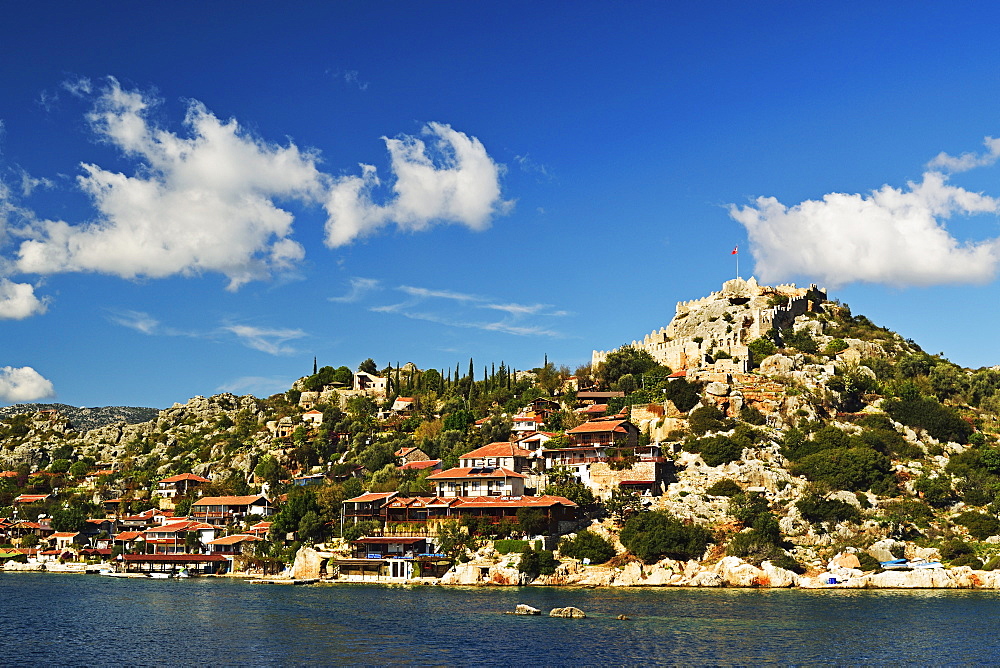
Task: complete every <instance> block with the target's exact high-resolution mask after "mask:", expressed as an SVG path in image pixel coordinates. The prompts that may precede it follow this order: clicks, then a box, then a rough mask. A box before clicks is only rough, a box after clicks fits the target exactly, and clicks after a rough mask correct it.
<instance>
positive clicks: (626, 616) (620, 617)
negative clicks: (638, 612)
mask: <svg viewBox="0 0 1000 668" xmlns="http://www.w3.org/2000/svg"><path fill="white" fill-rule="evenodd" d="M615 619H620V620H622V621H627V620H629V619H632V618H631V617H629V616H628V615H618V616H617V617H615Z"/></svg>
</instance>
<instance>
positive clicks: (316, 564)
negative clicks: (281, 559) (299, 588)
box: [292, 547, 323, 580]
mask: <svg viewBox="0 0 1000 668" xmlns="http://www.w3.org/2000/svg"><path fill="white" fill-rule="evenodd" d="M322 565H323V557H322V556H320V554H319V552H317V551H316V550H314V549H312V548H311V547H300V548H299V551H298V552H296V553H295V561H294V562H293V563H292V578H293V579H295V580H314V579H316V578H318V577H319V571H320V567H321V566H322Z"/></svg>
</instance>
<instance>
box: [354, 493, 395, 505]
mask: <svg viewBox="0 0 1000 668" xmlns="http://www.w3.org/2000/svg"><path fill="white" fill-rule="evenodd" d="M395 495H396V492H366V493H364V494H362V495H361V496H356V497H354V498H353V499H347V500H346V501H344V503H368V502H370V501H384V500H385V499H388V498H389V497H390V496H395Z"/></svg>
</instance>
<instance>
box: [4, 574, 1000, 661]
mask: <svg viewBox="0 0 1000 668" xmlns="http://www.w3.org/2000/svg"><path fill="white" fill-rule="evenodd" d="M517 603H528V604H530V605H533V606H535V607H537V608H540V609H542V610H543V612H544V613H545V614H547V613H548V610H549V609H551V608H553V607H557V606H565V605H575V606H577V607H579V608H581V609H583V610H584V611H586V612H587V614H588V615H589V617H588V618H587V619H583V620H571V619H552V618H549V617H515V616H511V615H503V614H502V612H503V611H505V610H513V609H514V606H515V605H516V604H517ZM998 612H1000V594H994V593H991V592H968V591H951V592H934V591H911V592H897V591H819V592H809V591H785V590H780V591H768V590H735V589H723V590H681V589H656V590H618V589H615V590H582V589H559V588H517V589H455V588H445V587H413V588H406V587H378V586H368V585H336V586H315V587H283V586H261V585H250V584H248V583H246V582H239V581H230V580H225V579H210V578H192V579H189V580H126V579H116V578H104V577H99V576H80V575H56V574H48V573H38V574H35V573H3V574H2V575H0V664H3V665H43V664H46V665H170V664H190V663H200V664H210V665H221V664H226V665H232V664H241V665H300V664H327V665H344V664H352V665H354V664H362V665H385V664H420V665H566V664H574V665H612V664H617V665H621V664H698V665H702V664H743V665H759V664H766V663H771V664H886V663H894V664H943V663H947V664H998V663H1000V640H998V638H1000V628H998V627H1000V621H998V620H1000V615H998V614H997V613H998ZM622 613H624V614H627V615H629V616H630V617H631V618H632V620H631V621H619V620H617V619H615V617H616V616H617V615H618V614H622Z"/></svg>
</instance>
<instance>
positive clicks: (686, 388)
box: [663, 378, 701, 413]
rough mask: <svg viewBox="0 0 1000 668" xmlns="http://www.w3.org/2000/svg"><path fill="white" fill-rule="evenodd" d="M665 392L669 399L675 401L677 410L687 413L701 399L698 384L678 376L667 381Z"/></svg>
mask: <svg viewBox="0 0 1000 668" xmlns="http://www.w3.org/2000/svg"><path fill="white" fill-rule="evenodd" d="M663 393H664V396H665V397H666V398H667V399H669V400H670V401H672V402H674V406H675V407H676V408H677V410H679V411H681V412H683V413H687V412H688V411H689V410H691V409H692V408H694V407H695V406H696V405H697V404H698V402H699V401H701V395H700V394H699V392H698V386H697V385H695V384H694V383H689V382H688V381H687V380H685V379H683V378H677V379H675V380H672V381H670V382H669V383H667V384H666V387H664V388H663Z"/></svg>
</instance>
